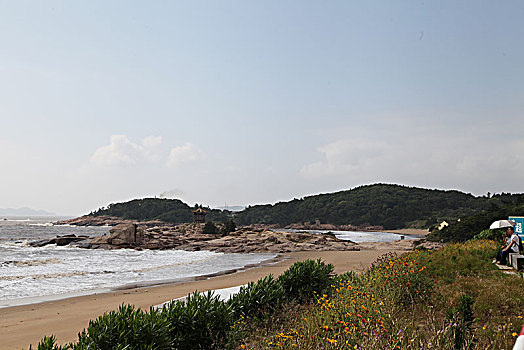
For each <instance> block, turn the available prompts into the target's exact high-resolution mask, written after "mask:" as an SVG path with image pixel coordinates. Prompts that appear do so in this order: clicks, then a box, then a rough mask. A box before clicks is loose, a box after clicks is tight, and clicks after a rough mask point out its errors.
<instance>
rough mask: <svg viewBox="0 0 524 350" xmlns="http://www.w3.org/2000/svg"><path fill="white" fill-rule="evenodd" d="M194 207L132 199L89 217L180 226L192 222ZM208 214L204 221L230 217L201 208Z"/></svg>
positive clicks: (220, 212)
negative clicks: (161, 222) (159, 222)
mask: <svg viewBox="0 0 524 350" xmlns="http://www.w3.org/2000/svg"><path fill="white" fill-rule="evenodd" d="M195 208H196V207H190V206H189V205H187V204H186V203H184V202H182V201H181V200H179V199H167V198H144V199H133V200H131V201H129V202H124V203H112V204H109V205H108V206H107V208H100V209H98V210H96V211H95V212H92V213H91V214H89V215H92V216H102V215H107V216H115V217H119V218H123V219H129V220H140V221H149V220H161V221H164V222H168V223H173V224H180V223H185V222H192V221H193V213H192V210H194V209H195ZM203 209H205V210H206V211H207V212H208V213H207V215H206V220H208V221H214V222H226V221H228V220H229V219H230V215H229V213H228V212H226V211H222V210H218V209H210V208H203Z"/></svg>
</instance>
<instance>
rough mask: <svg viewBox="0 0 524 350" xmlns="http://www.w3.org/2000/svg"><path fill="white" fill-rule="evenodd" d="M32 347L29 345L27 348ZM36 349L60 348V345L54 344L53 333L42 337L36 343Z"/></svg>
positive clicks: (58, 349)
mask: <svg viewBox="0 0 524 350" xmlns="http://www.w3.org/2000/svg"><path fill="white" fill-rule="evenodd" d="M32 349H33V347H32V346H31V345H29V350H32ZM37 349H38V350H62V347H61V346H57V345H56V338H55V336H54V335H52V336H50V337H44V338H43V339H42V340H41V341H40V343H38V347H37Z"/></svg>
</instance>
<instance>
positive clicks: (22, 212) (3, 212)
mask: <svg viewBox="0 0 524 350" xmlns="http://www.w3.org/2000/svg"><path fill="white" fill-rule="evenodd" d="M0 216H56V214H55V213H50V212H48V211H45V210H37V209H32V208H28V207H23V208H17V209H15V208H0Z"/></svg>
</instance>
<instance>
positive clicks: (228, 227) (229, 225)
mask: <svg viewBox="0 0 524 350" xmlns="http://www.w3.org/2000/svg"><path fill="white" fill-rule="evenodd" d="M236 229H237V225H236V224H235V222H234V221H233V220H229V221H227V222H226V223H225V224H224V226H223V227H222V229H221V230H220V233H222V234H224V235H227V234H229V233H231V232H234V231H235V230H236Z"/></svg>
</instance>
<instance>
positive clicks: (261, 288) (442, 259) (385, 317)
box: [38, 240, 524, 350]
mask: <svg viewBox="0 0 524 350" xmlns="http://www.w3.org/2000/svg"><path fill="white" fill-rule="evenodd" d="M497 247H498V243H495V242H494V241H487V240H472V241H468V242H466V243H457V244H449V245H447V246H446V247H444V248H443V249H440V250H437V251H427V250H416V251H413V252H409V253H406V254H403V255H400V256H397V255H387V256H384V257H382V258H381V259H379V260H378V261H377V262H376V263H375V264H373V266H372V267H371V268H369V269H367V270H366V271H364V272H362V273H354V272H347V273H345V274H342V275H338V276H334V275H333V273H332V271H333V266H332V265H327V264H325V263H323V262H322V261H320V260H318V261H311V260H306V261H304V262H299V263H296V264H294V265H293V266H292V267H291V268H290V269H289V270H287V271H286V272H285V273H284V274H282V275H281V276H279V277H278V278H274V277H273V276H271V275H269V276H267V277H265V278H262V279H260V280H259V281H257V282H256V283H250V284H249V285H248V286H247V287H244V288H242V289H241V291H240V292H239V293H238V294H236V295H234V296H233V297H232V298H231V299H230V300H228V301H221V300H219V299H218V297H217V296H215V295H213V294H212V293H210V292H208V293H205V294H192V295H190V296H189V298H188V299H187V301H185V302H182V301H175V302H172V303H170V304H168V305H166V306H164V307H163V308H162V309H159V310H154V309H151V310H150V311H149V312H148V313H146V312H143V311H141V310H136V309H134V308H133V307H132V306H122V307H120V309H119V310H118V311H113V312H110V313H107V314H105V315H103V316H101V317H100V318H98V319H97V320H95V321H91V322H90V325H89V327H88V328H87V329H86V330H84V331H83V332H81V333H80V334H79V339H78V341H77V342H76V343H71V344H68V345H65V346H63V347H60V346H57V345H56V344H55V341H54V338H52V337H47V338H45V339H43V340H42V342H41V343H40V344H39V345H38V349H41V350H46V349H54V350H58V349H268V348H269V349H271V348H281V349H297V348H298V349H312V350H313V349H315V350H316V349H322V348H323V349H339V348H340V349H507V348H511V346H512V344H513V342H514V340H515V338H516V335H517V333H518V332H519V330H520V328H521V327H522V324H523V323H524V319H523V318H522V317H523V316H524V315H523V314H522V310H524V295H523V294H522V293H521V291H522V290H523V288H524V280H523V279H522V278H520V277H518V276H516V275H506V274H503V273H502V272H501V271H500V270H498V269H497V268H496V267H495V266H494V265H493V264H492V263H491V258H492V257H493V256H494V254H495V252H496V250H497Z"/></svg>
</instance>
